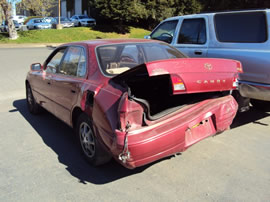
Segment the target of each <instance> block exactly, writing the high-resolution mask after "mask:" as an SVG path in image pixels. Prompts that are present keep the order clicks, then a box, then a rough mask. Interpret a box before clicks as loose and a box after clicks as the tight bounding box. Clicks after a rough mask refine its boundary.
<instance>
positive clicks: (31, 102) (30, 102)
mask: <svg viewBox="0 0 270 202" xmlns="http://www.w3.org/2000/svg"><path fill="white" fill-rule="evenodd" d="M26 102H27V107H28V110H29V111H30V113H31V114H39V113H40V112H41V106H40V105H39V104H38V103H37V102H36V100H35V98H34V96H33V93H32V89H31V86H30V84H29V83H27V84H26Z"/></svg>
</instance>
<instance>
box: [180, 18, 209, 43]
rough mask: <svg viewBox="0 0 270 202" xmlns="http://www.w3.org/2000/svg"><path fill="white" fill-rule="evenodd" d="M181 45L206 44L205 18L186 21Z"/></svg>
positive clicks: (181, 34) (182, 28)
mask: <svg viewBox="0 0 270 202" xmlns="http://www.w3.org/2000/svg"><path fill="white" fill-rule="evenodd" d="M178 43H179V44H205V43H206V28H205V20H204V19H203V18H197V19H184V20H183V23H182V26H181V29H180V32H179V36H178Z"/></svg>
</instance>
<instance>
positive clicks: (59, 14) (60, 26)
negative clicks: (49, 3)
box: [56, 0, 63, 29]
mask: <svg viewBox="0 0 270 202" xmlns="http://www.w3.org/2000/svg"><path fill="white" fill-rule="evenodd" d="M60 19H61V0H58V24H57V25H56V29H62V28H63V27H62V25H61V20H60Z"/></svg>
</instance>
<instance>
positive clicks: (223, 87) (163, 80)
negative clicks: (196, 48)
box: [112, 58, 241, 120]
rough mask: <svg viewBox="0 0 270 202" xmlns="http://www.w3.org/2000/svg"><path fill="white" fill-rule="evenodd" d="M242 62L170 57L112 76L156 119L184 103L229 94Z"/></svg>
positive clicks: (130, 96) (233, 87) (149, 117)
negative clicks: (169, 58)
mask: <svg viewBox="0 0 270 202" xmlns="http://www.w3.org/2000/svg"><path fill="white" fill-rule="evenodd" d="M239 69H241V64H240V63H239V62H237V61H233V60H224V59H194V58H192V59H191V58H188V59H186V58H185V59H172V60H162V61H155V62H150V63H146V64H142V65H139V66H137V67H135V68H132V69H131V70H129V71H126V72H124V73H122V74H119V75H118V76H116V77H114V78H112V81H114V82H115V83H118V84H120V85H122V86H123V87H126V88H128V90H129V99H130V100H134V101H135V102H137V103H139V104H141V105H142V107H143V109H144V112H145V115H146V118H147V119H148V120H157V119H159V118H162V117H164V116H166V115H168V114H170V113H171V112H174V111H176V110H177V109H180V108H182V107H184V106H186V105H189V104H194V103H197V102H200V101H203V100H206V99H211V98H215V97H220V96H224V95H228V94H229V93H230V91H231V90H233V89H235V88H236V86H237V75H238V74H237V72H238V70H239Z"/></svg>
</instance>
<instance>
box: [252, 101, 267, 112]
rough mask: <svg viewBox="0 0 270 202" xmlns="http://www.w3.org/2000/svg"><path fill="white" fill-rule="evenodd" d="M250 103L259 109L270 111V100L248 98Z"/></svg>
mask: <svg viewBox="0 0 270 202" xmlns="http://www.w3.org/2000/svg"><path fill="white" fill-rule="evenodd" d="M250 103H251V104H252V106H253V107H254V108H255V109H258V110H260V111H267V112H268V111H270V101H263V100H256V99H250Z"/></svg>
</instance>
